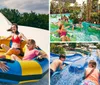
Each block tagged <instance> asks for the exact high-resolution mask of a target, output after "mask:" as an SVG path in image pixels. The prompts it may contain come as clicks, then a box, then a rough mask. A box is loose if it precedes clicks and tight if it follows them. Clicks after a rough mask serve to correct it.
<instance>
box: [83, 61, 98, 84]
mask: <svg viewBox="0 0 100 85" xmlns="http://www.w3.org/2000/svg"><path fill="white" fill-rule="evenodd" d="M81 85H100V84H99V70H98V69H97V68H96V62H95V61H94V60H91V61H90V62H89V65H88V67H87V68H86V71H85V81H84V82H83V83H82V84H81Z"/></svg>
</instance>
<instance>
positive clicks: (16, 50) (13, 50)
mask: <svg viewBox="0 0 100 85" xmlns="http://www.w3.org/2000/svg"><path fill="white" fill-rule="evenodd" d="M7 31H11V32H12V33H11V35H10V36H8V37H6V38H4V39H3V40H6V39H9V38H11V40H12V45H11V47H9V46H7V45H5V44H1V48H3V49H5V51H6V53H5V55H6V54H8V55H11V54H15V55H19V54H20V53H21V52H22V51H21V40H22V39H24V40H25V41H27V38H26V37H25V36H24V34H22V33H20V32H19V31H18V25H17V24H16V23H14V24H12V26H11V28H10V29H8V30H7Z"/></svg>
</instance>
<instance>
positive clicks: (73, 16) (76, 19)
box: [69, 12, 79, 24]
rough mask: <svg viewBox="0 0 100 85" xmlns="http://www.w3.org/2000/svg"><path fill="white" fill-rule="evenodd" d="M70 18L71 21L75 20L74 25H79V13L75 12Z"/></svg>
mask: <svg viewBox="0 0 100 85" xmlns="http://www.w3.org/2000/svg"><path fill="white" fill-rule="evenodd" d="M69 18H70V19H71V20H73V23H74V24H76V23H79V19H78V13H77V12H74V13H72V14H71V15H70V16H69Z"/></svg>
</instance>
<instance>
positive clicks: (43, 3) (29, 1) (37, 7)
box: [0, 0, 49, 13]
mask: <svg viewBox="0 0 100 85" xmlns="http://www.w3.org/2000/svg"><path fill="white" fill-rule="evenodd" d="M0 5H1V6H5V7H7V8H11V9H18V10H19V11H20V12H30V11H34V12H36V13H48V11H49V1H48V0H0Z"/></svg>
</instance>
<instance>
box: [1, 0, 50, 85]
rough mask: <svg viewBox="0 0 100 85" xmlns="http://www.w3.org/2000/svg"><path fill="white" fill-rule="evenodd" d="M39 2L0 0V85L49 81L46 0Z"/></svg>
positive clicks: (38, 0)
mask: <svg viewBox="0 0 100 85" xmlns="http://www.w3.org/2000/svg"><path fill="white" fill-rule="evenodd" d="M40 1H41V0H0V85H48V84H49V70H48V69H49V50H48V49H49V14H48V13H49V10H48V9H49V2H48V1H47V0H44V1H43V2H40ZM45 40H46V41H45Z"/></svg>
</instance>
